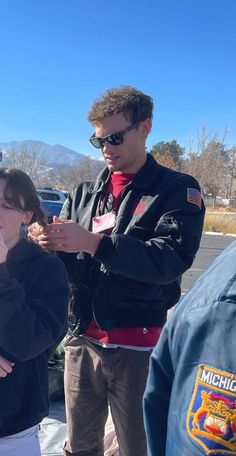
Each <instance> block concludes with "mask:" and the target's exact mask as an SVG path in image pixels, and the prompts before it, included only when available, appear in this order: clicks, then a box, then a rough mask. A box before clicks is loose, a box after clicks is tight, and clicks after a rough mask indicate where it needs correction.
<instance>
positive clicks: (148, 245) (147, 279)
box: [60, 154, 205, 335]
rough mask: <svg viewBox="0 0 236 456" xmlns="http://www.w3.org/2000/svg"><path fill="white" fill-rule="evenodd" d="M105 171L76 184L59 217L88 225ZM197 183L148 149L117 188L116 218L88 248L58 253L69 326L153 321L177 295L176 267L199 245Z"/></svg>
mask: <svg viewBox="0 0 236 456" xmlns="http://www.w3.org/2000/svg"><path fill="white" fill-rule="evenodd" d="M108 180H109V171H108V169H107V168H105V169H104V170H102V172H101V173H100V175H99V176H98V177H97V178H96V180H95V181H94V182H92V183H89V182H86V183H82V184H81V185H79V187H78V188H77V189H76V191H75V192H74V194H73V197H70V196H69V198H68V199H67V201H66V203H65V204H64V207H63V209H62V212H61V215H60V218H61V219H63V220H65V219H72V220H74V221H76V222H77V223H79V224H80V225H81V226H82V227H84V228H86V229H88V230H92V219H93V217H95V216H96V215H98V210H99V207H101V201H103V199H104V197H105V195H106V189H107V184H108ZM199 192H200V188H199V184H198V182H197V181H196V180H195V179H194V178H193V177H192V176H190V175H187V174H183V173H179V172H176V171H174V170H171V169H169V168H165V167H163V166H161V165H159V164H158V163H157V162H156V161H155V160H154V158H153V157H152V156H151V155H150V154H148V155H147V161H146V163H145V165H144V166H143V167H142V168H141V169H140V170H139V172H138V173H137V174H136V175H135V177H134V178H133V180H132V182H130V183H129V184H128V185H127V186H126V187H125V189H124V191H123V194H122V197H121V203H120V206H119V210H118V213H117V214H116V223H115V226H114V228H113V230H112V233H111V234H109V235H106V234H104V236H103V238H102V240H101V242H100V244H99V247H98V249H97V251H96V253H95V255H94V257H91V256H90V255H89V254H87V253H84V252H79V253H78V254H71V253H70V254H68V253H61V254H60V257H61V258H62V260H63V261H64V263H65V265H66V268H67V272H68V275H69V280H70V283H71V290H72V298H71V301H70V309H69V328H70V333H72V334H75V335H78V334H82V333H84V332H85V331H86V329H87V327H88V325H89V323H90V321H91V319H92V318H93V317H94V318H95V320H96V322H97V323H98V325H99V327H100V328H101V329H103V330H109V329H112V328H115V327H155V326H162V325H163V324H164V323H165V320H166V314H167V309H168V308H170V307H172V306H174V305H175V304H176V302H177V301H178V300H179V297H180V282H181V276H182V274H183V273H184V272H185V271H186V270H187V269H188V268H189V267H190V266H191V265H192V262H193V260H194V257H195V254H196V252H197V250H198V248H199V244H200V239H201V234H202V228H203V221H204V213H205V207H204V203H203V201H202V199H201V196H200V194H199Z"/></svg>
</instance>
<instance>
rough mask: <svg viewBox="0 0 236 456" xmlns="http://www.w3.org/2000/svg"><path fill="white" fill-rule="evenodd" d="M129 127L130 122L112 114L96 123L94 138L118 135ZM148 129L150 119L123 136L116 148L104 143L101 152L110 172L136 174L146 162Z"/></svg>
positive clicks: (106, 142) (121, 116)
mask: <svg viewBox="0 0 236 456" xmlns="http://www.w3.org/2000/svg"><path fill="white" fill-rule="evenodd" d="M130 125H131V122H130V121H129V120H127V119H126V118H125V117H124V115H123V114H114V115H112V116H109V117H105V118H104V119H103V120H101V121H99V122H96V124H95V125H94V127H95V136H97V137H103V136H107V135H109V134H113V133H118V132H120V131H123V130H125V129H126V128H127V127H129V126H130ZM150 129H151V119H146V120H144V121H142V122H140V124H139V126H138V127H137V128H135V129H132V130H130V131H129V132H127V133H126V134H125V135H124V142H123V144H120V145H118V146H117V145H112V144H109V143H108V141H105V143H104V145H103V146H102V148H101V151H102V154H103V157H104V159H105V160H106V163H107V166H108V168H109V170H110V171H111V172H114V173H128V174H135V173H137V171H138V170H139V169H140V168H141V167H142V166H143V165H144V163H145V161H146V152H145V141H146V138H147V135H148V133H149V131H150Z"/></svg>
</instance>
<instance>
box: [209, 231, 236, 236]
mask: <svg viewBox="0 0 236 456" xmlns="http://www.w3.org/2000/svg"><path fill="white" fill-rule="evenodd" d="M202 234H207V235H211V236H231V237H236V234H232V233H218V232H217V231H204V232H203V233H202Z"/></svg>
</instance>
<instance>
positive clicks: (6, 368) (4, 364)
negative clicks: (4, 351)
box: [0, 356, 14, 378]
mask: <svg viewBox="0 0 236 456" xmlns="http://www.w3.org/2000/svg"><path fill="white" fill-rule="evenodd" d="M13 366H14V363H11V362H10V361H8V360H7V359H5V358H3V356H0V378H3V377H6V376H7V375H8V374H10V373H11V372H12V368H13Z"/></svg>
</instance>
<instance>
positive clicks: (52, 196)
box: [38, 191, 61, 201]
mask: <svg viewBox="0 0 236 456" xmlns="http://www.w3.org/2000/svg"><path fill="white" fill-rule="evenodd" d="M38 195H39V196H40V197H41V198H42V199H43V200H44V201H60V199H61V197H60V195H58V194H57V193H49V192H41V191H38Z"/></svg>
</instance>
